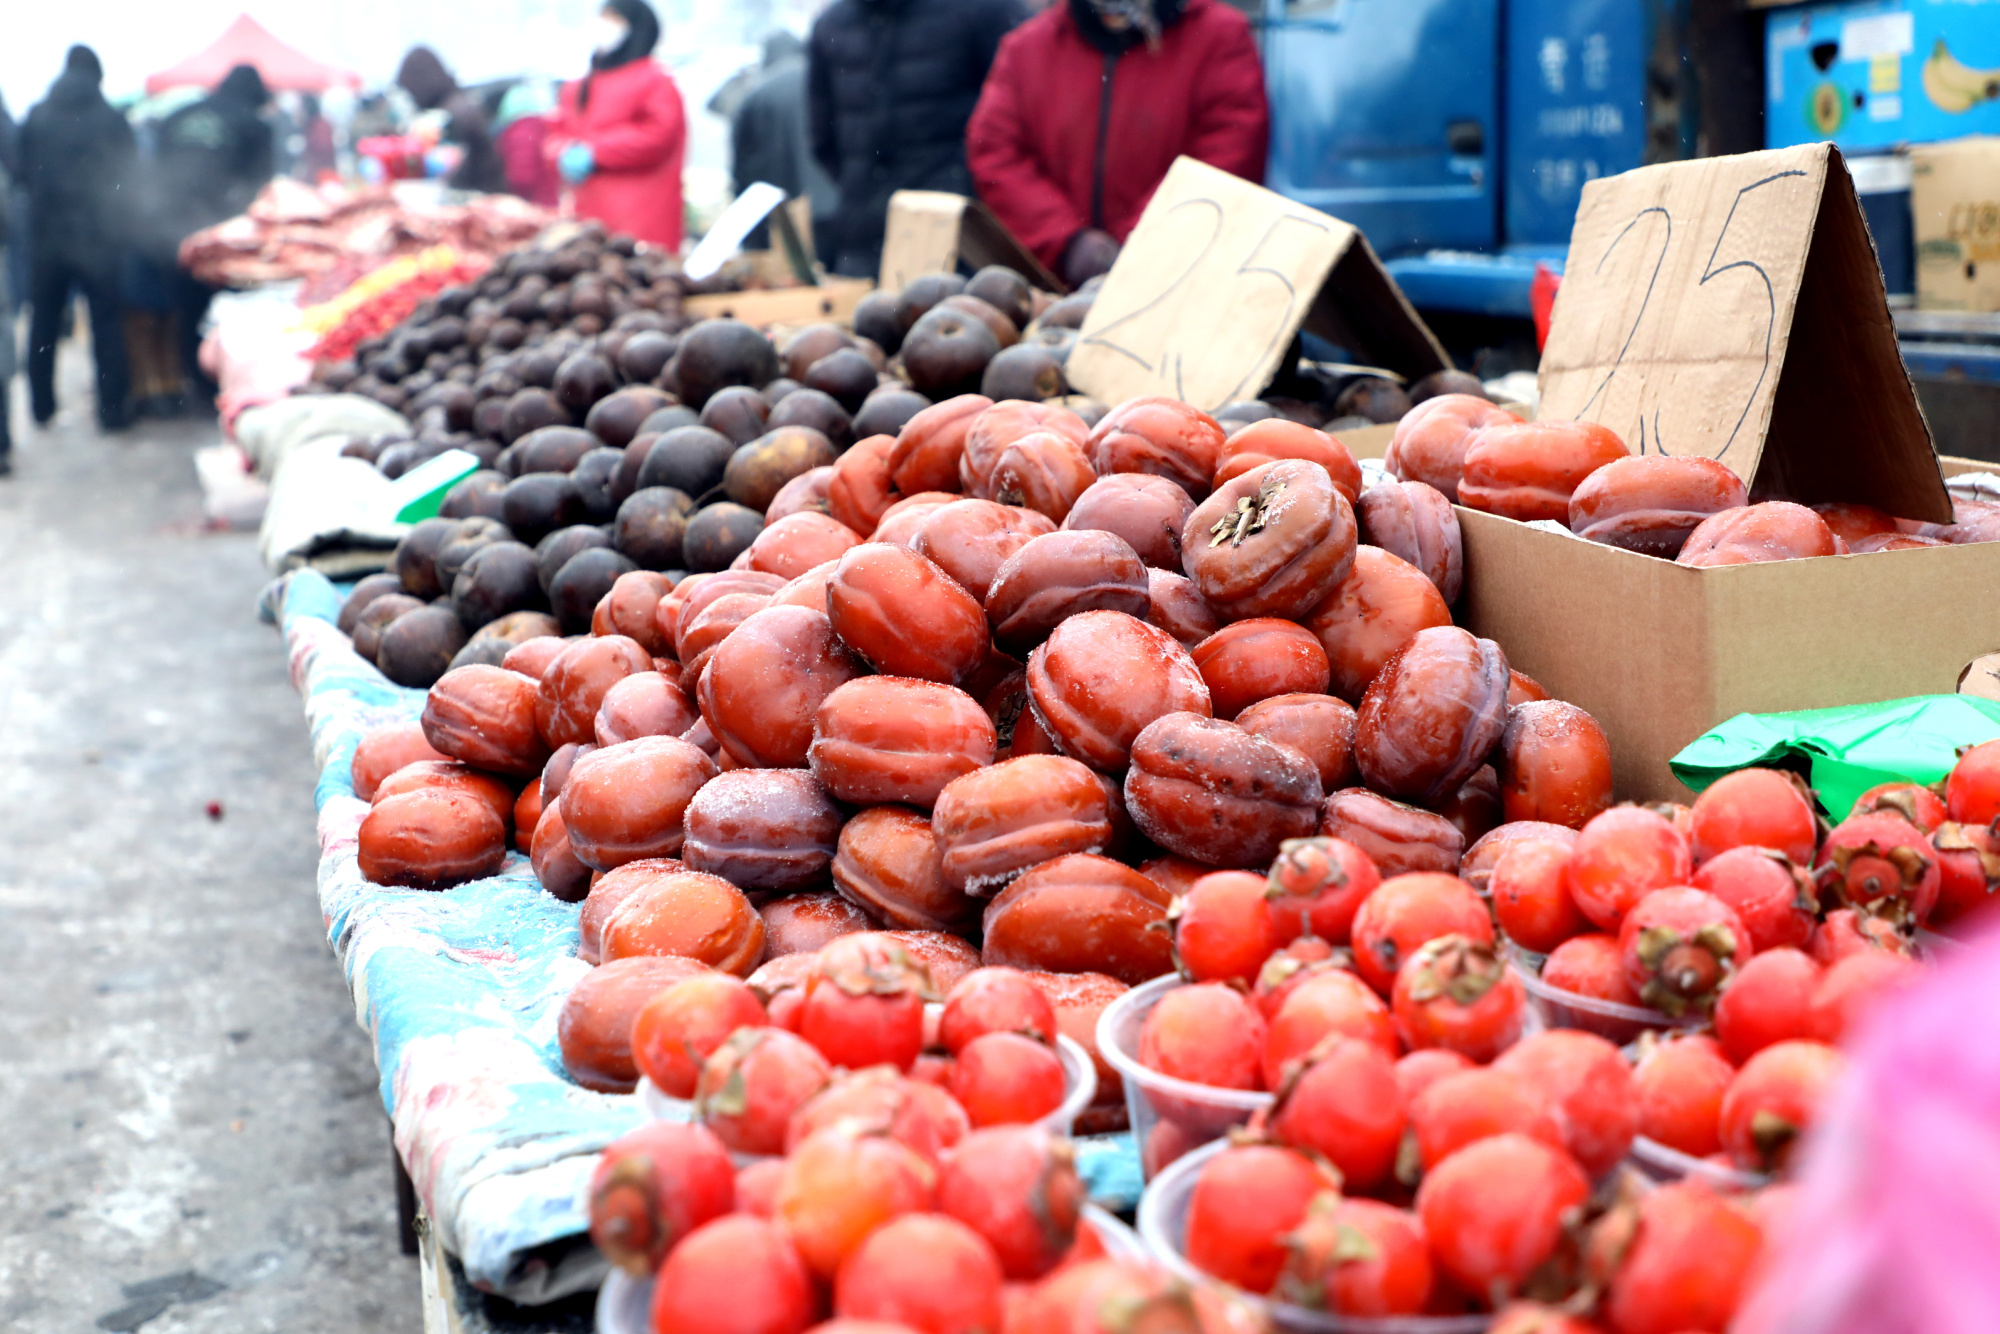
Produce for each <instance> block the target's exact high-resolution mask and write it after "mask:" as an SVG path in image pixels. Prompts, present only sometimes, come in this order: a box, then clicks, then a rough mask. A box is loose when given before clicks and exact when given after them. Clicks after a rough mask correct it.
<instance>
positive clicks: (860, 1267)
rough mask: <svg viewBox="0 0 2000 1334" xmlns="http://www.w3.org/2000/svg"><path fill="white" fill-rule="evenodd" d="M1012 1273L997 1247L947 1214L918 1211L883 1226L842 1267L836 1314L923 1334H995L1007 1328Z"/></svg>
mask: <svg viewBox="0 0 2000 1334" xmlns="http://www.w3.org/2000/svg"><path fill="white" fill-rule="evenodd" d="M1005 1281H1006V1275H1005V1274H1004V1272H1003V1271H1002V1270H1001V1268H1000V1258H999V1257H998V1256H997V1255H995V1254H994V1253H993V1247H992V1246H991V1245H989V1244H988V1243H987V1241H986V1239H985V1238H983V1237H981V1236H980V1235H979V1234H978V1233H977V1232H975V1231H973V1230H972V1229H971V1228H969V1227H967V1226H966V1225H965V1224H964V1223H961V1222H959V1221H958V1220H957V1219H956V1218H951V1217H948V1216H946V1215H943V1214H924V1213H913V1214H907V1215H905V1216H903V1217H901V1218H897V1219H895V1220H894V1221H892V1222H889V1223H886V1224H884V1225H883V1226H882V1227H880V1228H879V1229H877V1230H875V1231H874V1232H872V1233H870V1234H869V1235H868V1237H867V1239H866V1240H865V1241H863V1242H862V1243H861V1244H860V1245H859V1246H857V1247H856V1248H855V1250H854V1252H853V1253H852V1254H851V1255H850V1256H849V1257H848V1258H847V1260H846V1261H845V1262H844V1263H843V1264H842V1265H841V1267H840V1274H839V1276H838V1279H837V1281H836V1282H835V1284H834V1289H833V1309H834V1313H835V1314H836V1315H838V1316H839V1317H840V1318H841V1319H843V1320H850V1321H859V1320H870V1321H883V1322H887V1323H890V1324H891V1325H893V1326H903V1327H907V1328H908V1329H910V1330H914V1331H916V1334H992V1331H996V1330H998V1329H1000V1328H1001V1311H1002V1298H1001V1289H1002V1287H1003V1285H1004V1284H1005Z"/></svg>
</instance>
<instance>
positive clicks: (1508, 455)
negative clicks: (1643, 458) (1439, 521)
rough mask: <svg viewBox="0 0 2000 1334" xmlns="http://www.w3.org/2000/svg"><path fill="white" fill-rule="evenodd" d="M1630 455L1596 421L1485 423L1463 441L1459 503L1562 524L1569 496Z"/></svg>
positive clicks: (1615, 436) (1610, 431) (1620, 442)
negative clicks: (1462, 471)
mask: <svg viewBox="0 0 2000 1334" xmlns="http://www.w3.org/2000/svg"><path fill="white" fill-rule="evenodd" d="M1630 455H1631V450H1629V449H1627V448H1626V447H1625V442H1624V441H1623V440H1620V439H1619V438H1618V436H1617V434H1616V433H1615V432H1613V431H1612V430H1611V429H1610V428H1609V427H1605V426H1600V425H1598V424H1597V423H1596V422H1572V421H1549V420H1537V421H1532V422H1522V423H1520V424H1519V425H1512V426H1506V425H1503V426H1488V427H1485V428H1483V429H1481V430H1480V431H1478V432H1477V433H1475V434H1474V435H1473V436H1472V438H1471V439H1470V440H1468V441H1467V442H1466V447H1465V471H1464V473H1463V474H1462V475H1461V476H1460V477H1459V481H1458V502H1459V504H1461V505H1465V506H1468V507H1469V508H1472V509H1478V510H1486V511H1488V512H1489V513H1493V514H1498V515H1501V516H1503V517H1505V518H1509V519H1519V520H1521V521H1522V522H1524V523H1526V522H1534V521H1536V520H1541V519H1547V520H1552V521H1554V522H1556V523H1564V522H1567V521H1568V519H1569V501H1570V495H1571V493H1573V492H1574V491H1575V490H1576V488H1577V487H1578V486H1580V485H1581V484H1582V483H1583V480H1584V479H1585V478H1587V477H1589V476H1590V474H1592V473H1594V472H1596V471H1597V470H1598V469H1599V468H1602V467H1603V466H1605V465H1606V464H1608V463H1612V462H1614V461H1616V460H1618V459H1622V458H1627V457H1630Z"/></svg>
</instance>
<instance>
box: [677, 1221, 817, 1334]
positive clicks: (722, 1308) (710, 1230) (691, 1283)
mask: <svg viewBox="0 0 2000 1334" xmlns="http://www.w3.org/2000/svg"><path fill="white" fill-rule="evenodd" d="M818 1313H819V1303H818V1299H817V1296H816V1294H815V1293H814V1292H813V1285H812V1275H811V1274H809V1273H808V1272H807V1271H806V1267H805V1265H804V1264H803V1263H802V1262H801V1261H800V1258H799V1252H798V1248H797V1247H796V1246H794V1245H793V1244H792V1242H791V1241H790V1240H789V1239H788V1238H787V1237H786V1235H785V1231H784V1229H783V1228H781V1227H779V1226H777V1225H776V1224H774V1223H772V1222H771V1221H770V1220H769V1219H765V1218H757V1217H754V1216H752V1215H750V1214H728V1215H725V1216H724V1217H722V1218H718V1219H716V1220H715V1221H713V1222H711V1223H709V1224H707V1225H706V1226H704V1227H702V1228H700V1229H698V1230H696V1231H695V1232H694V1233H693V1234H692V1235H691V1236H689V1237H688V1239H687V1240H686V1241H684V1242H682V1243H681V1244H680V1245H679V1246H678V1247H676V1248H675V1249H674V1253H673V1254H672V1255H669V1256H668V1257H667V1260H666V1263H665V1264H664V1265H663V1266H661V1268H660V1272H659V1275H658V1278H657V1279H656V1281H655V1282H654V1284H653V1309H652V1319H653V1330H654V1334H803V1332H804V1330H805V1329H806V1328H807V1327H808V1326H810V1325H811V1324H812V1323H813V1320H814V1319H815V1317H816V1316H817V1315H818Z"/></svg>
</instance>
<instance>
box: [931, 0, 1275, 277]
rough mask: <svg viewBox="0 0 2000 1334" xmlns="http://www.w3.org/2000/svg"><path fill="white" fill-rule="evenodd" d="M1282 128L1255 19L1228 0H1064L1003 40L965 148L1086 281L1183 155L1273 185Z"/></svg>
mask: <svg viewBox="0 0 2000 1334" xmlns="http://www.w3.org/2000/svg"><path fill="white" fill-rule="evenodd" d="M1270 124H1271V117H1270V110H1269V107H1268V106H1267V104H1266V103H1265V100H1264V66H1263V62H1262V61H1261V60H1260V59H1259V58H1258V55H1257V44H1256V41H1255V39H1254V38H1253V37H1252V36H1251V33H1250V23H1249V20H1247V19H1246V18H1244V17H1243V15H1242V14H1241V13H1240V12H1239V11H1237V10H1236V9H1233V8H1231V7H1230V6H1229V5H1227V4H1224V3H1222V0H1064V2H1062V3H1057V4H1055V5H1051V6H1050V7H1049V8H1048V9H1045V10H1043V11H1042V12H1041V13H1040V14H1038V15H1036V16H1035V17H1034V18H1032V19H1029V20H1028V21H1027V22H1026V23H1024V24H1022V25H1021V26H1020V27H1018V28H1016V29H1015V30H1014V31H1013V32H1011V33H1009V34H1008V35H1007V37H1006V38H1005V39H1004V40H1002V41H1001V43H1000V51H999V54H998V55H997V56H995V57H994V60H993V70H992V72H991V73H990V74H988V75H987V76H986V86H985V89H984V91H982V92H981V93H980V95H979V105H978V107H977V108H976V109H975V110H974V111H973V113H972V120H971V123H970V124H968V125H967V127H966V134H965V139H966V143H965V149H966V158H967V161H968V162H969V163H970V164H971V167H972V177H973V181H974V182H975V184H976V185H977V187H978V189H979V197H980V198H981V199H982V200H984V201H985V203H986V206H987V207H988V208H990V209H992V210H993V212H994V213H995V214H997V215H998V216H999V218H1000V220H1001V221H1002V222H1004V223H1006V224H1007V227H1008V230H1010V231H1012V232H1013V233H1014V235H1015V236H1017V237H1019V238H1020V239H1021V242H1022V243H1023V244H1024V245H1026V246H1027V247H1028V248H1029V249H1031V250H1033V251H1034V252H1035V256H1036V257H1037V258H1038V259H1040V260H1041V261H1042V262H1043V263H1044V264H1047V265H1048V266H1049V267H1050V268H1052V269H1054V270H1055V271H1056V272H1058V273H1060V274H1062V275H1063V277H1064V278H1065V279H1066V280H1068V281H1069V282H1070V283H1071V284H1072V285H1075V284H1080V283H1082V282H1083V281H1084V280H1085V279H1087V278H1091V277H1094V276H1095V275H1097V274H1099V273H1103V272H1104V271H1105V270H1107V269H1109V268H1110V267H1111V262H1112V260H1114V259H1116V258H1117V256H1118V247H1119V245H1120V244H1121V243H1123V241H1124V240H1125V237H1126V236H1127V235H1128V234H1129V233H1130V232H1131V230H1132V228H1133V227H1134V226H1135V225H1136V224H1137V223H1138V221H1139V214H1140V213H1141V212H1143V211H1144V209H1145V207H1146V201H1147V200H1149V199H1151V198H1152V197H1153V191H1154V190H1155V189H1156V188H1158V186H1159V184H1160V181H1161V179H1162V178H1163V177H1164V176H1165V175H1166V174H1167V168H1169V167H1171V166H1172V165H1173V162H1174V159H1175V158H1176V157H1179V156H1180V155H1182V154H1186V155H1187V156H1189V157H1193V158H1199V159H1201V160H1202V161H1203V162H1206V163H1208V164H1210V165H1211V166H1215V167H1220V168H1222V170H1224V171H1227V172H1230V173H1232V174H1234V175H1237V176H1241V177H1243V178H1244V179H1245V180H1248V181H1255V182H1258V183H1259V184H1261V183H1262V182H1263V179H1264V157H1265V150H1266V147H1267V144H1268V142H1269V139H1270Z"/></svg>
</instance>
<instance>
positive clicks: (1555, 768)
mask: <svg viewBox="0 0 2000 1334" xmlns="http://www.w3.org/2000/svg"><path fill="white" fill-rule="evenodd" d="M1495 768H1496V769H1497V770H1498V772H1499V777H1500V802H1501V811H1502V813H1503V814H1504V815H1505V816H1506V818H1507V820H1508V821H1509V822H1510V823H1511V822H1513V821H1517V820H1540V821H1544V822H1546V823H1548V824H1559V825H1567V826H1568V827H1570V828H1571V829H1581V828H1583V827H1584V825H1586V824H1588V823H1589V822H1590V821H1591V820H1592V819H1593V818H1594V817H1595V816H1597V815H1599V814H1600V813H1602V812H1603V811H1605V810H1606V809H1608V808H1609V807H1610V805H1611V742H1610V740H1609V739H1608V738H1607V737H1606V736H1605V735H1604V729H1603V728H1602V727H1599V726H1598V725H1597V720H1596V719H1595V718H1593V717H1591V716H1590V715H1589V714H1588V713H1585V712H1584V711H1583V710H1582V709H1579V708H1578V707H1576V705H1574V704H1565V703H1563V702H1562V701H1561V700H1553V699H1550V700H1536V701H1532V702H1530V703H1527V704H1518V705H1515V706H1514V707H1513V708H1511V709H1509V710H1508V711H1507V727H1506V730H1505V731H1504V732H1502V733H1501V735H1500V749H1499V752H1498V755H1497V757H1496V764H1495Z"/></svg>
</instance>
